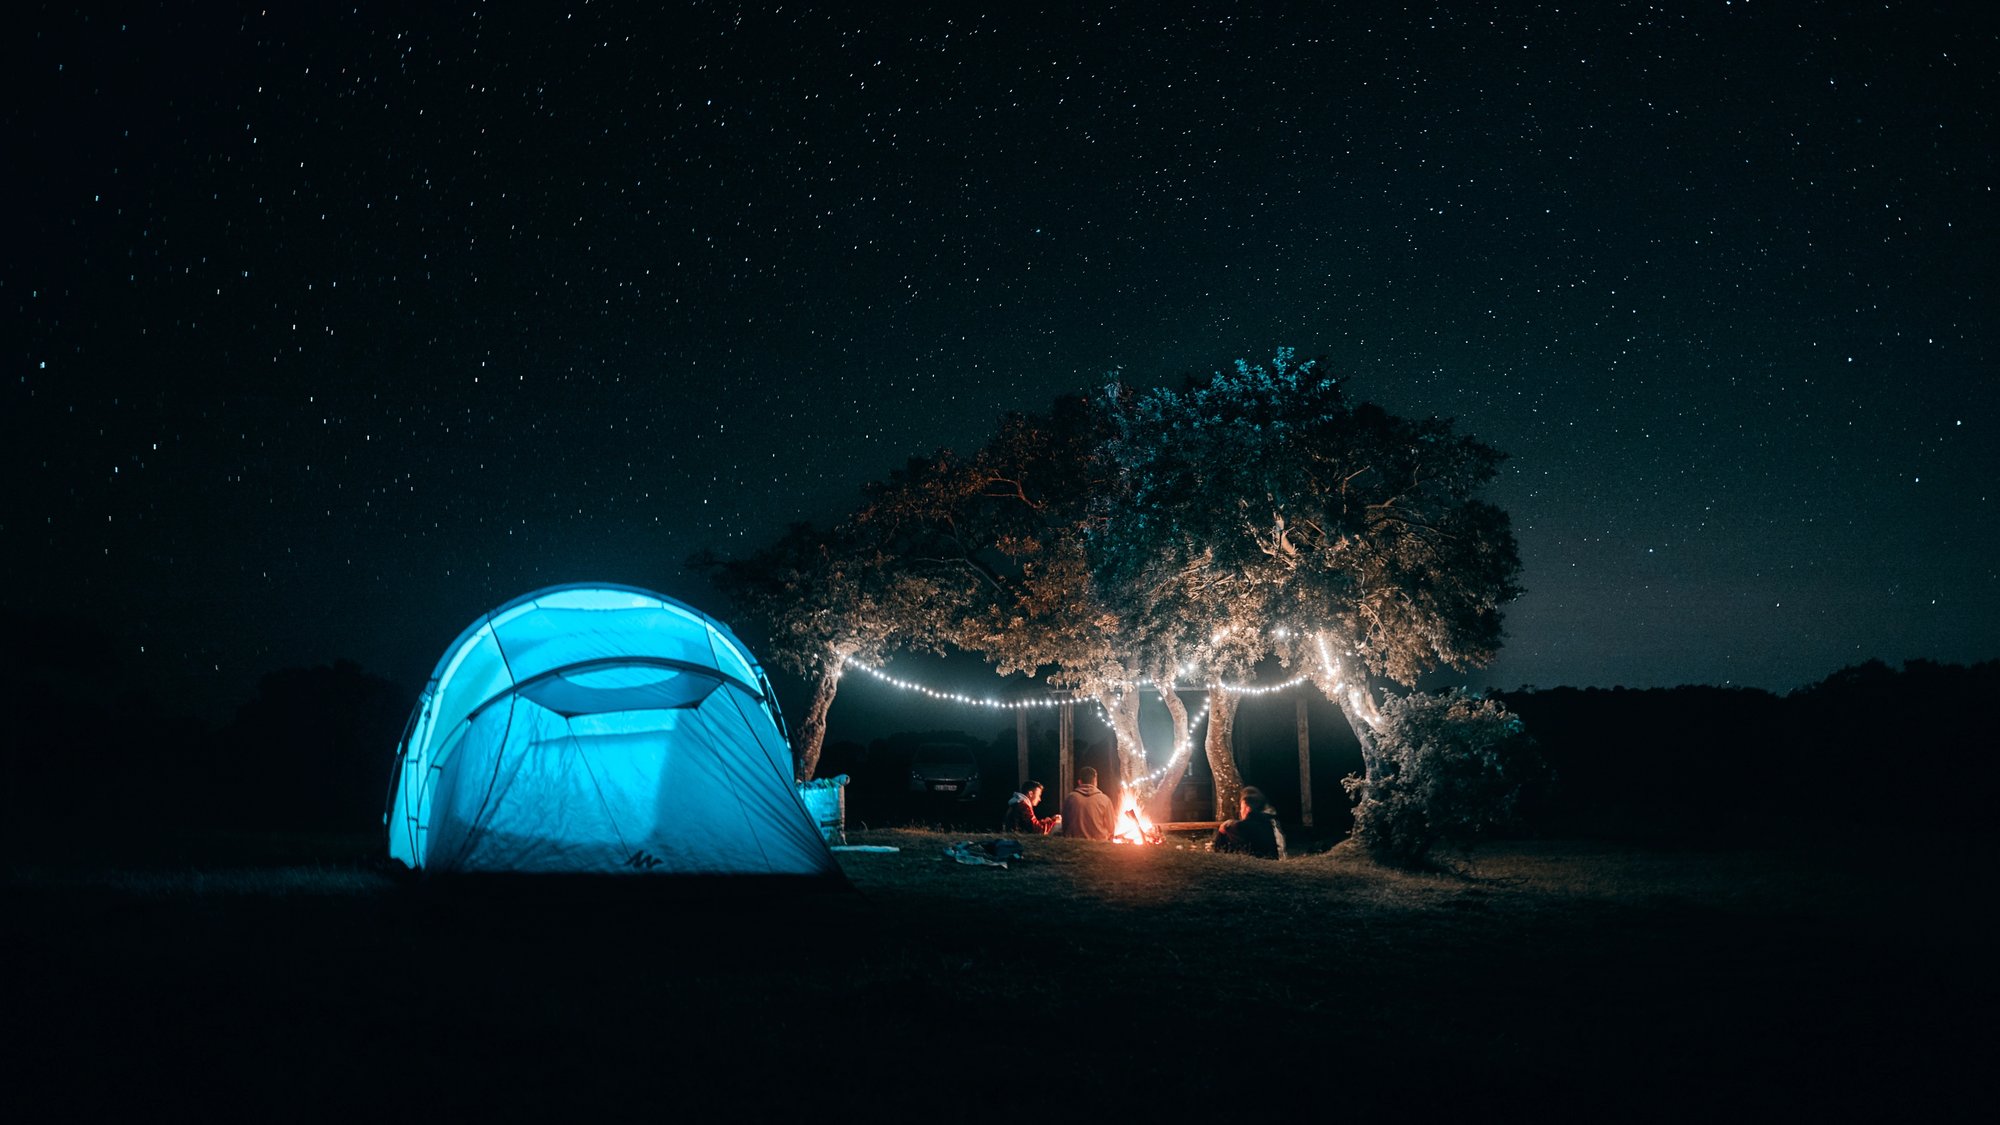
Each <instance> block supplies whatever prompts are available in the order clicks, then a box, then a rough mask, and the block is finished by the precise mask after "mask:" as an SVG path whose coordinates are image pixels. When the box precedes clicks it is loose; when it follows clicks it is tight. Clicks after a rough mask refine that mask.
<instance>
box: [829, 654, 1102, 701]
mask: <svg viewBox="0 0 2000 1125" xmlns="http://www.w3.org/2000/svg"><path fill="white" fill-rule="evenodd" d="M842 662H843V663H844V664H846V665H847V666H848V667H849V668H858V669H860V670H861V671H863V672H866V673H868V674H869V675H871V676H873V677H875V678H876V679H878V680H880V681H882V682H883V683H885V684H888V685H890V686H891V687H899V688H902V689H903V690H904V691H914V692H916V693H917V694H919V695H928V696H930V697H931V698H932V699H943V700H948V701H950V702H952V703H965V704H970V705H971V706H974V707H991V708H993V709H994V710H996V711H1021V710H1026V709H1028V708H1030V707H1061V706H1062V705H1063V704H1065V703H1072V702H1075V701H1074V700H1073V699H1071V698H1069V697H1067V696H1057V695H1047V696H1041V697H1038V698H1035V699H991V698H988V699H980V698H977V697H975V696H970V695H966V694H964V693H962V692H956V691H939V690H937V689H936V688H931V687H925V686H924V685H923V684H919V683H913V682H911V681H909V680H905V679H900V678H898V677H895V676H892V675H890V674H889V673H887V672H884V671H883V670H881V669H880V668H870V667H869V666H868V665H866V664H863V663H861V662H860V661H859V660H856V659H854V658H853V657H851V656H850V657H845V658H843V660H842Z"/></svg>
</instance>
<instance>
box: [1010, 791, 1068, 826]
mask: <svg viewBox="0 0 2000 1125" xmlns="http://www.w3.org/2000/svg"><path fill="white" fill-rule="evenodd" d="M1041 799H1042V783H1041V782H1039V781H1030V782H1028V783H1026V784H1025V785H1022V786H1021V791H1020V792H1019V793H1016V794H1014V795H1013V796H1012V797H1009V798H1007V815H1006V816H1004V817H1002V818H1001V819H1000V831H1002V832H1018V833H1020V834H1021V835H1023V836H1046V835H1048V834H1049V833H1051V832H1054V831H1055V830H1056V829H1057V828H1060V827H1062V814H1060V813H1058V814H1056V815H1055V816H1052V817H1048V818H1046V819H1044V818H1042V817H1039V816H1036V815H1035V805H1037V804H1038V803H1040V801H1041Z"/></svg>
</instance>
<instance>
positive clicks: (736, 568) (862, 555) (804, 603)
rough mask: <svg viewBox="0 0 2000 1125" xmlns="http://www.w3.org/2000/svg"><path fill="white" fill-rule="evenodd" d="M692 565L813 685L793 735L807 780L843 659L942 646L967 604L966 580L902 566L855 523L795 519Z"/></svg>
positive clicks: (784, 663)
mask: <svg viewBox="0 0 2000 1125" xmlns="http://www.w3.org/2000/svg"><path fill="white" fill-rule="evenodd" d="M689 565H690V566H692V567H694V568H696V569H699V570H702V571H705V572H706V573H707V574H708V575H709V577H710V580H711V581H712V582H713V583H714V584H715V586H716V588H717V589H718V590H719V591H720V592H721V593H722V594H723V596H724V597H726V598H728V599H729V601H730V603H731V604H732V605H733V606H734V607H735V608H736V616H737V619H738V621H739V623H740V624H742V625H743V626H745V627H746V628H748V629H751V630H754V631H755V632H756V633H758V634H761V635H762V637H763V640H764V644H763V645H762V646H761V647H760V648H759V650H758V651H759V652H761V653H762V654H763V655H764V657H765V658H766V659H768V660H770V661H771V662H772V663H773V664H775V665H776V666H778V667H780V668H783V669H785V670H786V671H789V672H792V673H793V674H795V675H799V676H803V677H805V678H806V679H807V681H808V682H809V683H810V684H811V685H812V693H813V694H812V699H811V700H810V702H808V704H807V706H806V714H805V716H804V719H803V721H802V722H801V723H800V724H799V729H798V730H797V732H795V733H794V735H793V739H792V744H793V745H792V750H793V757H794V760H795V761H794V766H795V770H796V773H797V776H798V779H799V780H801V781H806V780H809V779H811V777H812V776H813V773H814V770H815V769H816V767H817V764H818V761H819V752H820V747H821V745H822V743H823V742H824V740H825V737H826V716H827V710H828V708H830V707H831V706H832V705H833V699H834V695H835V693H836V692H837V691H838V689H839V684H840V677H841V673H842V671H843V670H844V669H845V667H846V662H847V661H848V660H850V659H854V660H861V661H864V662H868V663H876V662H879V661H880V660H881V659H882V658H883V656H884V654H886V653H887V652H889V651H890V650H892V649H896V648H913V649H923V650H929V651H942V646H943V644H944V642H945V639H946V638H947V637H948V636H949V629H948V627H947V623H948V622H950V621H951V620H953V619H954V617H955V615H956V613H957V612H958V607H959V606H960V605H961V604H962V603H963V602H964V600H965V598H964V590H963V588H962V585H956V586H955V585H954V584H952V583H949V582H944V581H939V580H938V579H937V578H936V577H935V576H933V575H930V574H926V573H923V572H921V571H918V570H916V569H913V568H911V567H908V566H904V565H899V562H898V560H897V559H896V558H895V557H893V556H891V555H889V554H887V553H885V551H884V550H883V547H882V545H881V544H879V543H875V542H872V541H870V540H869V538H868V537H867V536H865V535H862V534H860V533H859V532H857V530H856V529H855V528H854V527H853V526H852V525H851V524H849V525H841V526H838V527H835V528H832V529H822V528H818V527H815V526H813V525H812V524H809V523H795V524H792V525H791V526H789V527H788V528H786V530H785V533H784V534H783V535H782V536H780V537H779V539H778V540H777V541H776V542H775V543H772V544H770V545H769V546H767V547H765V548H763V549H762V550H759V551H757V552H755V553H753V554H751V555H748V556H745V557H743V558H735V559H725V558H722V557H720V556H717V555H716V554H714V553H713V552H703V553H701V554H698V555H696V556H694V557H693V558H691V559H690V560H689Z"/></svg>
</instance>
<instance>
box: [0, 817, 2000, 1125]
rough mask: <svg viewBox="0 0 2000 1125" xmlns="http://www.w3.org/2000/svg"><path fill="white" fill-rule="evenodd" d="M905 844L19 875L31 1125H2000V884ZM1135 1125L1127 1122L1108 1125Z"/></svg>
mask: <svg viewBox="0 0 2000 1125" xmlns="http://www.w3.org/2000/svg"><path fill="white" fill-rule="evenodd" d="M953 839H954V837H950V836H944V835H936V834H929V833H918V832H876V833H871V834H865V835H862V836H860V837H857V838H856V840H855V842H857V843H875V844H890V845H894V846H897V847H900V848H901V849H902V850H901V851H900V852H897V853H895V854H888V855H883V854H849V855H846V856H844V857H843V865H844V867H845V869H846V871H847V873H848V875H849V876H850V878H851V880H852V885H853V889H840V890H807V891H800V890H796V889H789V888H771V889H769V890H770V893H768V894H764V893H760V894H735V893H718V892H717V891H715V890H712V889H700V888H698V889H695V890H692V891H679V892H675V893H671V894H661V893H659V888H657V887H654V886H645V885H641V886H633V885H630V884H618V885H614V886H609V887H605V886H586V887H576V886H571V885H553V886H552V885H546V884H539V883H531V884H525V885H522V884H500V885H478V886H470V887H468V886H460V885H441V884H438V883H423V882H412V881H406V880H402V879H399V878H394V877H391V876H390V875H388V874H386V873H384V872H382V871H381V870H379V869H378V868H376V867H375V866H373V865H372V863H371V861H369V860H368V859H367V858H366V853H365V852H364V851H363V850H362V849H363V848H364V845H360V844H356V843H354V842H351V841H341V840H324V841H299V840H283V841H274V840H257V839H239V840H234V841H213V840H211V841H208V842H206V843H203V842H201V841H186V842H176V843H173V844H166V843H161V842H155V844H154V845H153V846H151V847H147V848H134V849H132V850H129V851H127V852H126V853H125V854H124V855H120V856H108V857H105V858H103V859H102V860H95V861H89V862H80V861H77V860H75V859H71V860H70V861H68V862H65V863H61V864H35V863H32V862H27V861H23V862H17V863H16V865H15V866H14V867H13V868H12V869H11V872H10V879H9V884H10V885H9V888H8V893H7V898H8V908H7V910H6V918H5V921H4V922H0V926H4V933H5V936H6V949H5V950H4V951H0V952H4V956H5V960H6V966H7V973H8V981H7V994H6V1016H5V1018H6V1020H7V1023H8V1025H9V1028H8V1030H9V1036H8V1038H9V1039H10V1041H11V1043H12V1044H13V1045H12V1047H11V1048H10V1049H9V1058H8V1068H7V1069H8V1070H9V1071H10V1073H11V1077H9V1078H8V1079H7V1080H6V1081H5V1083H4V1092H0V1099H4V1100H0V1116H4V1117H5V1118H6V1119H7V1120H11V1121H29V1120H47V1119H54V1118H59V1117H60V1118H101V1117H103V1116H105V1115H106V1114H110V1113H129V1112H132V1111H135V1110H144V1111H145V1112H146V1114H147V1117H148V1118H149V1119H153V1120H159V1119H168V1120H175V1119H193V1118H216V1117H218V1116H222V1117H230V1118H236V1117H243V1116H245V1115H251V1116H254V1117H257V1118H263V1119H271V1120H283V1119H292V1118H297V1117H301V1116H305V1117H341V1118H353V1119H357V1120H358V1119H363V1118H366V1119H387V1120H403V1119H409V1118H412V1117H425V1118H430V1119H434V1120H440V1121H459V1120H472V1119H475V1118H480V1117H486V1118H499V1119H509V1120H512V1119H527V1118H545V1119H550V1120H567V1119H571V1118H574V1117H578V1116H596V1115H600V1114H609V1113H613V1112H617V1113H620V1114H627V1113H632V1114H642V1115H644V1116H646V1117H647V1118H655V1117H656V1118H657V1119H661V1120H676V1119H680V1120H705V1119H722V1120H871V1121H872V1120H910V1119H925V1120H936V1121H961V1120H970V1119H996V1118H1002V1117H1005V1118H1011V1119H1015V1120H1023V1121H1027V1120H1036V1119H1050V1120H1058V1121H1066V1122H1081V1121H1094V1120H1100V1119H1101V1120H1124V1119H1126V1118H1127V1117H1129V1116H1132V1115H1134V1114H1136V1115H1138V1116H1139V1117H1140V1118H1141V1119H1145V1120H1161V1119H1164V1120H1171V1121H1179V1120H1202V1121H1207V1120H1214V1119H1217V1118H1235V1117H1239V1116H1243V1115H1246V1114H1247V1115H1248V1116H1250V1117H1252V1118H1254V1119H1261V1120H1275V1119H1280V1118H1282V1119H1290V1118H1292V1117H1293V1116H1295V1115H1296V1114H1306V1115H1309V1117H1310V1118H1311V1119H1344V1118H1347V1117H1350V1116H1353V1115H1356V1114H1362V1113H1366V1114H1376V1113H1394V1112H1399V1111H1409V1112H1413V1113H1417V1114H1419V1118H1418V1119H1425V1118H1430V1117H1433V1116H1435V1115H1436V1113H1437V1111H1440V1110H1451V1111H1463V1112H1467V1113H1476V1114H1478V1115H1479V1116H1480V1117H1482V1118H1489V1119H1490V1118H1498V1119H1585V1120H1604V1121H1612V1120H1664V1119H1683V1118H1685V1116H1686V1115H1687V1114H1688V1113H1689V1112H1690V1111H1700V1112H1703V1113H1709V1112H1713V1113H1717V1114H1724V1115H1727V1116H1729V1117H1736V1116H1747V1115H1750V1114H1763V1113H1769V1114H1776V1115H1778V1116H1779V1117H1780V1118H1781V1119H1796V1118H1799V1117H1801V1116H1804V1115H1806V1114H1809V1113H1810V1114H1815V1115H1821V1116H1828V1117H1831V1118H1833V1119H1838V1120H1850V1119H1855V1118H1858V1117H1863V1116H1873V1115H1875V1114H1876V1113H1878V1112H1881V1113H1892V1114H1894V1115H1895V1116H1896V1118H1897V1119H1904V1120H1908V1119H1914V1118H1913V1115H1919V1114H1934V1113H1940V1112H1943V1113H1952V1112H1959V1113H1967V1112H1970V1111H1971V1110H1972V1109H1973V1108H1974V1107H1976V1106H1979V1105H1983V1104H1985V1102H1986V1101H1987V1099H1986V1098H1985V1096H1984V1095H1983V1094H1981V1093H1980V1092H1979V1091H1978V1089H1977V1086H1976V1085H1975V1080H1977V1079H1979V1078H1981V1076H1982V1072H1983V1071H1984V1068H1985V1066H1986V1063H1987V1061H1988V1056H1989V1053H1990V1052H1989V1043H1990V1040H1991V1033H1990V1031H1989V1030H1988V1027H1987V1023H1988V1021H1989V1020H1990V1018H1991V1016H1992V1013H1993V1011H1994V1000H1995V989H1994V977H1993V974H1992V971H1991V934H1990V931H1988V930H1987V929H1985V928H1984V927H1983V924H1982V923H1980V922H1978V921H1977V919H1979V918H1981V917H1982V916H1983V914H1984V910H1983V905H1984V904H1983V903H1982V902H1980V901H1979V899H1980V898H1981V897H1982V895H1981V893H1980V892H1981V891H1982V889H1983V888H1984V887H1985V885H1986V883H1987V880H1986V879H1985V877H1984V876H1983V875H1981V876H1979V877H1978V878H1973V877H1972V876H1970V875H1968V874H1966V873H1964V872H1952V871H1949V870H1945V869H1940V868H1935V867H1930V866H1925V865H1918V864H1913V863H1911V862H1910V861H1908V860H1907V859H1902V860H1898V861H1895V862H1890V861H1888V860H1887V859H1885V858H1884V857H1881V856H1875V855H1870V854H1867V853H1864V852H1859V851H1856V852H1851V853H1848V854H1844V855H1835V854H1831V853H1828V852H1826V851H1823V850H1809V849H1804V848H1801V849H1797V850H1793V851H1760V852H1701V851H1676V852H1660V851H1632V850H1621V849H1616V848H1612V847H1608V846H1602V845H1586V844H1556V843H1538V844H1529V845H1523V844H1511V845H1506V846H1500V847H1495V848H1493V849H1491V850H1489V851H1486V852H1484V853H1482V854H1480V855H1479V856H1478V857H1477V862H1476V866H1475V870H1474V875H1473V877H1471V878H1461V877H1447V876H1412V875H1399V874H1391V873H1387V872H1384V871H1381V870H1379V869H1376V868H1374V867H1371V866H1369V865H1367V864H1364V863H1362V862H1360V861H1358V860H1356V859H1353V858H1351V857H1345V856H1342V855H1339V854H1337V853H1336V854H1323V855H1318V856H1311V857H1307V858H1304V859H1299V860H1294V861H1288V862H1286V863H1284V864H1281V865H1280V864H1266V863H1260V862H1258V861H1255V860H1250V859H1240V858H1237V857H1229V856H1216V855H1211V854H1208V853H1206V852H1202V851H1198V850H1194V849H1191V848H1178V847H1174V846H1168V847H1162V848H1150V849H1132V848H1121V847H1112V846H1108V845H1086V844H1076V843H1071V842H1068V841H1062V840H1050V841H1044V840H1034V841H1030V842H1029V857H1028V859H1027V860H1026V861H1025V862H1021V863H1018V864H1016V865H1015V866H1014V867H1013V868H1012V869H1010V870H1006V871H1000V870H992V869H983V868H973V867H964V866H959V865H956V864H951V863H948V862H947V861H946V860H945V859H944V858H943V856H942V854H941V853H942V849H943V847H944V846H945V845H946V844H948V843H950V842H952V840H953ZM1100 1114H1102V1115H1105V1116H1103V1117H1102V1118H1100V1117H1099V1115H1100Z"/></svg>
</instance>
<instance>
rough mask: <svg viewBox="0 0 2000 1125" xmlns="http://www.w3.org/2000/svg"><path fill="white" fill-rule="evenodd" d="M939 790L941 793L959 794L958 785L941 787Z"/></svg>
mask: <svg viewBox="0 0 2000 1125" xmlns="http://www.w3.org/2000/svg"><path fill="white" fill-rule="evenodd" d="M937 790H938V792H940V793H956V792H958V786H956V785H939V786H938V787H937Z"/></svg>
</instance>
